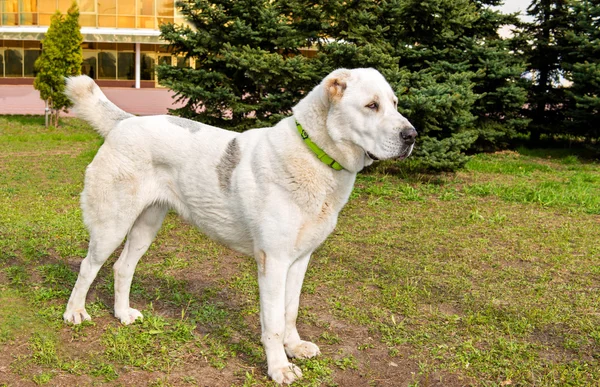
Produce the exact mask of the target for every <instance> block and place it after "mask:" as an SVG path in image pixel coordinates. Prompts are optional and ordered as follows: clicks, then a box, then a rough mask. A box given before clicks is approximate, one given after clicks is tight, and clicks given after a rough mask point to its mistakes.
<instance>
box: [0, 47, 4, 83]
mask: <svg viewBox="0 0 600 387" xmlns="http://www.w3.org/2000/svg"><path fill="white" fill-rule="evenodd" d="M0 77H4V50H3V49H2V48H0Z"/></svg>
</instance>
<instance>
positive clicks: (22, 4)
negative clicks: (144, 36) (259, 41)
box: [0, 0, 183, 29]
mask: <svg viewBox="0 0 600 387" xmlns="http://www.w3.org/2000/svg"><path fill="white" fill-rule="evenodd" d="M77 3H78V5H79V13H80V16H79V23H80V24H81V26H82V27H105V28H142V29H158V26H159V25H160V24H162V23H173V22H175V23H180V22H182V21H183V19H182V18H181V17H180V15H178V13H177V11H176V8H175V5H174V3H175V1H174V0H78V1H77ZM71 4H72V0H1V1H0V26H49V25H50V19H51V18H52V15H53V14H54V13H55V12H56V11H57V10H60V11H61V12H62V13H66V12H67V10H68V9H69V7H70V6H71Z"/></svg>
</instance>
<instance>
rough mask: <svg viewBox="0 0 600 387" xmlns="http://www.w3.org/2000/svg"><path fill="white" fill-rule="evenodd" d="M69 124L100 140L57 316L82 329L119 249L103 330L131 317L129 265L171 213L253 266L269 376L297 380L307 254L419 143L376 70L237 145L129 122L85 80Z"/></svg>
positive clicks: (161, 119) (202, 132) (340, 76)
mask: <svg viewBox="0 0 600 387" xmlns="http://www.w3.org/2000/svg"><path fill="white" fill-rule="evenodd" d="M66 93H67V95H68V96H69V97H70V98H71V100H72V101H73V102H74V104H75V105H74V110H75V111H76V113H77V114H78V115H79V116H80V117H81V118H83V119H85V120H87V121H88V122H89V123H91V124H92V125H93V126H94V128H95V129H96V130H97V131H98V132H99V133H100V134H101V135H102V136H104V137H105V141H104V144H103V145H102V147H101V148H100V150H99V151H98V154H97V155H96V157H95V158H94V160H93V161H92V163H91V164H90V165H89V166H88V168H87V171H86V175H85V188H84V190H83V193H82V194H81V207H82V210H83V217H84V221H85V224H86V226H87V228H88V229H89V232H90V244H89V250H88V254H87V256H86V257H85V259H84V260H83V261H82V263H81V269H80V272H79V277H78V278H77V282H76V284H75V287H74V288H73V292H72V294H71V297H70V299H69V302H68V304H67V309H66V312H65V313H64V319H65V321H68V322H72V323H75V324H79V323H80V322H81V321H82V320H89V319H90V316H89V315H88V313H87V312H86V310H85V299H86V295H87V292H88V289H89V287H90V285H91V283H92V281H93V280H94V278H95V277H96V274H97V273H98V270H99V269H100V267H101V266H102V264H103V263H104V262H105V261H106V259H107V258H108V257H109V256H110V255H111V253H112V252H113V251H114V250H115V249H116V248H117V247H118V246H119V245H120V244H121V243H122V242H123V239H124V238H127V241H126V243H125V247H124V249H123V252H122V253H121V255H120V257H119V259H118V260H117V262H116V263H115V265H114V275H115V316H116V317H117V318H119V319H120V320H121V322H122V323H124V324H129V323H131V322H133V321H135V320H136V319H138V318H141V317H142V314H141V313H140V312H139V311H138V310H136V309H133V308H131V307H130V305H129V290H130V286H131V280H132V277H133V273H134V270H135V267H136V264H137V263H138V261H139V259H140V257H141V256H142V255H143V254H144V253H145V252H146V250H147V249H148V247H149V246H150V243H152V240H153V239H154V237H155V236H156V233H157V231H158V229H159V228H160V226H161V224H162V221H163V219H164V217H165V214H166V213H167V210H168V209H169V208H172V209H174V210H176V211H177V212H178V213H179V214H180V215H181V216H182V217H183V218H185V219H187V220H188V221H189V222H191V223H193V224H195V225H196V226H197V227H198V228H199V229H200V230H202V231H203V232H204V233H206V234H207V235H209V236H210V237H212V238H214V239H216V240H218V241H220V242H222V243H224V244H225V245H227V246H229V247H231V248H232V249H235V250H237V251H240V252H242V253H244V254H248V255H252V256H254V258H255V259H256V263H257V265H258V284H259V288H260V321H261V325H262V336H261V339H262V343H263V345H264V348H265V352H266V355H267V363H268V374H269V376H270V377H271V378H272V379H273V380H275V381H276V382H278V383H291V382H293V381H294V380H296V379H297V378H300V377H301V376H302V372H301V371H300V369H299V368H298V367H296V366H295V365H293V364H292V363H290V361H289V360H288V357H290V358H293V357H298V358H309V357H313V356H315V355H318V354H319V353H320V352H319V348H318V347H317V346H316V345H315V344H313V343H311V342H308V341H303V340H301V339H300V335H299V334H298V331H297V329H296V318H297V317H298V304H299V300H300V289H301V287H302V281H303V280H304V274H305V272H306V268H307V266H308V262H309V259H310V256H311V254H312V252H313V251H314V250H315V249H316V248H317V247H318V246H319V245H320V244H321V243H322V242H323V241H324V240H325V238H326V237H327V236H328V235H329V234H330V233H331V231H332V230H333V229H334V227H335V225H336V222H337V217H338V213H339V212H340V210H341V209H342V207H343V206H344V204H345V203H346V201H347V200H348V197H349V195H350V192H351V191H352V186H353V184H354V180H355V178H356V173H357V172H359V171H360V170H361V169H363V168H364V167H365V166H367V165H369V164H371V163H372V162H373V160H382V159H392V158H396V159H404V158H406V157H408V155H409V154H410V153H411V151H412V148H413V144H414V141H415V137H416V135H417V132H416V131H415V129H414V128H413V127H412V125H411V124H410V123H409V122H408V121H407V120H406V119H405V118H404V117H403V116H402V115H401V114H400V113H398V110H397V106H396V105H397V100H398V99H397V98H396V97H395V96H394V93H393V91H392V88H391V87H390V86H389V84H388V83H387V82H386V80H385V79H384V77H383V76H382V75H381V74H380V73H379V72H378V71H376V70H374V69H355V70H346V69H340V70H336V71H334V72H332V73H331V74H330V75H329V76H327V77H326V78H325V79H324V80H323V81H322V82H321V84H319V85H318V86H317V87H315V88H314V89H313V90H312V91H311V92H310V93H309V94H308V95H307V96H306V97H305V98H304V99H302V101H300V102H299V103H298V104H297V105H296V106H295V107H294V108H293V113H294V114H293V116H292V117H289V118H286V119H284V120H282V121H281V122H279V123H278V124H277V125H276V126H274V127H271V128H263V129H255V130H248V131H246V132H244V133H235V132H230V131H226V130H223V129H219V128H215V127H212V126H208V125H203V124H201V123H198V122H195V121H190V120H186V119H183V118H179V117H173V116H167V115H163V116H148V117H134V116H132V115H131V114H128V113H126V112H124V111H123V110H121V109H119V108H118V107H117V106H115V105H114V104H113V103H112V102H110V101H109V100H108V99H107V98H106V96H105V95H104V94H103V93H102V91H101V90H100V88H98V86H97V85H96V84H95V83H94V81H92V80H91V79H90V78H88V77H86V76H79V77H73V78H69V79H68V80H67V91H66Z"/></svg>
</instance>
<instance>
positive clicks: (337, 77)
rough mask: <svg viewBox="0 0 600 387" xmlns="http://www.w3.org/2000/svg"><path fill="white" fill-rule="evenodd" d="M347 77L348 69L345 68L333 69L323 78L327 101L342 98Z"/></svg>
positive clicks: (348, 76) (348, 74)
mask: <svg viewBox="0 0 600 387" xmlns="http://www.w3.org/2000/svg"><path fill="white" fill-rule="evenodd" d="M349 78H350V70H346V69H339V70H335V71H334V72H332V73H331V74H329V76H328V77H327V78H325V80H324V82H323V83H324V87H325V93H326V94H327V98H328V99H329V102H335V101H339V100H340V99H341V98H342V96H343V95H344V91H345V90H346V87H347V85H348V79H349Z"/></svg>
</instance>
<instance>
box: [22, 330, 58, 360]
mask: <svg viewBox="0 0 600 387" xmlns="http://www.w3.org/2000/svg"><path fill="white" fill-rule="evenodd" d="M29 346H30V348H31V352H32V357H33V361H34V362H35V363H36V364H39V365H46V366H50V365H56V364H58V355H57V354H56V339H55V338H50V337H48V336H45V335H41V334H38V333H35V334H34V335H33V336H32V337H31V339H30V340H29Z"/></svg>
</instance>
